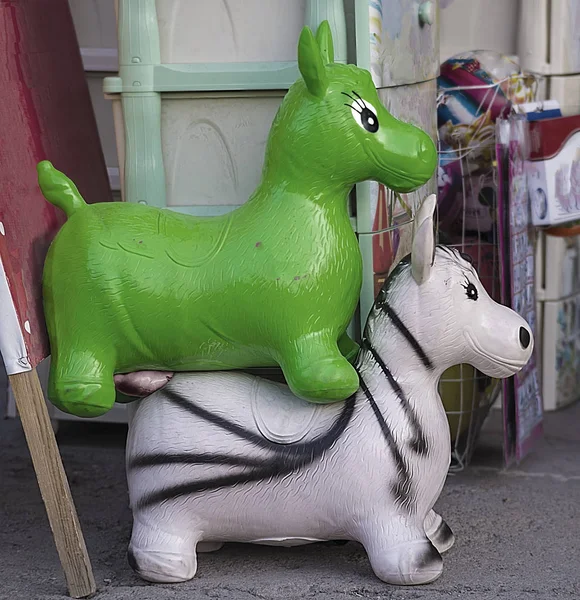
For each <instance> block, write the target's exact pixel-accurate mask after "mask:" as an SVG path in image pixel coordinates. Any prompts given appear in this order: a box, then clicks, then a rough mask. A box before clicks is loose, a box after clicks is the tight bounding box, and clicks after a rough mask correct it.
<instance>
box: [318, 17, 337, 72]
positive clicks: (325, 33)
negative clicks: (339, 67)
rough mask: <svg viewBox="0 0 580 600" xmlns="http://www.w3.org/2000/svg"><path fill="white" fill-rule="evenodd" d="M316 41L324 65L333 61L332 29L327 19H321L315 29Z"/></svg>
mask: <svg viewBox="0 0 580 600" xmlns="http://www.w3.org/2000/svg"><path fill="white" fill-rule="evenodd" d="M316 41H317V42H318V47H319V48H320V56H322V62H323V63H324V64H325V65H328V64H329V63H333V62H334V44H333V43H332V31H331V30H330V25H329V24H328V21H322V23H320V25H319V26H318V29H317V30H316Z"/></svg>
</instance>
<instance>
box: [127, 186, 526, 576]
mask: <svg viewBox="0 0 580 600" xmlns="http://www.w3.org/2000/svg"><path fill="white" fill-rule="evenodd" d="M434 209H435V197H434V196H430V197H429V198H427V199H426V200H425V202H424V203H423V204H422V206H421V208H420V209H419V211H418V214H417V216H416V219H415V233H414V239H413V249H412V255H411V257H410V260H409V259H406V260H403V261H402V262H401V264H400V265H399V266H398V267H397V268H396V269H395V271H394V272H393V274H392V275H391V276H390V277H389V279H388V280H387V282H386V283H385V286H384V287H383V289H382V291H381V292H380V294H379V297H378V298H377V300H376V303H375V305H374V307H373V310H372V312H371V314H370V316H369V318H368V322H367V326H366V330H365V337H364V341H363V344H362V348H361V352H360V355H359V358H358V361H357V370H358V372H359V375H360V389H359V390H358V392H357V393H356V394H354V395H353V396H352V397H351V398H349V399H348V400H347V401H345V402H344V403H341V404H338V405H337V404H332V405H313V404H310V403H307V402H304V401H302V400H300V399H298V398H295V397H294V396H292V394H291V393H290V392H289V391H288V388H287V387H285V386H283V385H281V384H277V383H274V382H271V381H268V380H265V379H261V378H259V377H254V376H252V375H248V374H243V373H233V372H227V373H226V372H224V373H191V374H177V375H175V377H174V378H173V379H172V380H171V381H170V382H169V383H168V384H167V385H166V386H165V387H164V388H163V389H161V390H159V391H157V392H155V393H154V394H153V395H152V396H149V397H148V398H145V399H144V400H142V401H140V402H137V403H135V404H134V405H133V407H132V412H133V414H132V418H131V422H130V430H129V439H128V443H127V474H128V482H129V494H130V500H131V506H132V510H133V516H134V524H133V534H132V537H131V542H130V546H129V560H130V563H131V566H132V567H133V568H134V569H135V571H136V572H137V573H138V574H139V575H140V576H141V577H143V578H144V579H147V580H149V581H155V582H178V581H186V580H188V579H190V578H192V577H193V576H194V575H195V572H196V568H197V561H196V552H197V551H209V550H215V549H218V548H219V546H220V545H221V544H222V543H223V542H228V541H237V542H252V543H257V544H278V545H297V544H304V543H310V542H315V541H322V540H341V539H342V540H357V541H359V542H361V543H362V544H363V546H364V548H365V549H366V551H367V553H368V556H369V558H370V561H371V565H372V568H373V570H374V572H375V573H376V575H377V576H378V577H379V578H380V579H382V580H383V581H386V582H389V583H393V584H421V583H428V582H430V581H433V580H434V579H436V578H437V577H438V576H439V575H440V574H441V571H442V567H443V565H442V559H441V555H440V553H441V552H443V551H445V550H446V549H447V548H449V547H450V546H451V544H452V543H453V534H452V533H451V530H450V529H449V528H448V527H447V525H446V524H445V522H444V521H443V520H442V519H441V517H439V516H438V515H437V514H436V513H435V512H434V511H433V505H434V503H435V501H436V500H437V498H438V496H439V494H440V492H441V489H442V487H443V483H444V481H445V477H446V475H447V470H448V467H449V462H450V447H451V445H450V434H449V426H448V423H447V418H446V415H445V411H444V409H443V405H442V403H441V399H440V397H439V395H438V391H437V384H438V381H439V378H440V376H441V374H442V373H443V371H445V370H446V369H447V368H448V367H451V366H452V365H455V364H458V363H470V364H472V365H473V366H474V367H476V368H478V369H480V370H481V371H483V372H484V373H486V374H487V375H489V376H491V377H508V376H510V375H513V374H514V373H516V372H517V371H519V370H520V369H521V368H522V367H523V366H524V365H525V364H526V362H527V361H528V359H529V358H530V356H531V353H532V348H533V339H532V335H531V332H530V329H529V327H528V325H527V323H526V322H525V321H524V320H523V319H522V318H521V317H519V316H518V315H517V314H516V313H515V312H514V311H512V310H510V309H509V308H507V307H505V306H501V305H499V304H497V303H496V302H494V301H493V300H492V299H491V298H490V297H489V296H488V294H487V293H486V291H485V289H484V288H483V286H482V285H481V283H480V281H479V278H478V276H477V273H476V272H475V270H474V268H473V266H472V264H471V263H470V262H469V261H470V259H469V257H468V256H466V255H462V254H461V253H459V252H457V251H456V250H453V249H450V248H447V247H443V246H437V247H435V244H434V234H433V212H434Z"/></svg>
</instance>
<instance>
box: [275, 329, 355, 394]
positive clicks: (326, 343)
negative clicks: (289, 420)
mask: <svg viewBox="0 0 580 600" xmlns="http://www.w3.org/2000/svg"><path fill="white" fill-rule="evenodd" d="M351 341H352V340H351ZM353 343H354V342H353ZM341 344H342V345H344V340H343V339H341ZM347 348H348V349H349V354H351V353H352V345H351V344H347ZM280 365H281V367H282V370H283V371H284V376H285V377H286V381H287V382H288V385H289V386H290V389H291V390H292V391H293V392H294V393H295V394H296V395H297V396H299V397H301V398H304V399H305V400H308V401H309V402H315V403H320V404H327V403H331V402H339V401H341V400H345V399H346V398H348V397H349V396H351V395H352V394H354V393H355V392H356V390H357V389H358V387H359V379H358V373H357V372H356V370H355V368H354V367H353V366H352V364H351V363H350V362H349V360H348V359H347V358H345V356H343V354H342V352H341V350H340V348H339V346H338V343H337V341H336V339H332V337H330V336H328V335H325V334H322V333H313V334H309V335H305V336H303V337H301V338H299V339H298V340H295V341H294V342H292V343H288V344H286V345H285V347H284V348H283V349H282V356H281V360H280Z"/></svg>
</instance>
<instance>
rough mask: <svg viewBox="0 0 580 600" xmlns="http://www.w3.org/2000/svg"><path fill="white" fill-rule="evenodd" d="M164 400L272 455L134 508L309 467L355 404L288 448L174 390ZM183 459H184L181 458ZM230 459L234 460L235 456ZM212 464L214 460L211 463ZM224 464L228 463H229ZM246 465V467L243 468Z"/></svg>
mask: <svg viewBox="0 0 580 600" xmlns="http://www.w3.org/2000/svg"><path fill="white" fill-rule="evenodd" d="M165 393H166V396H167V398H168V399H169V400H170V401H171V402H172V403H173V404H175V405H176V406H179V407H180V408H182V409H184V410H186V411H188V412H190V413H192V414H194V415H195V416H197V417H199V418H202V419H205V420H207V421H209V422H211V423H213V424H214V425H217V426H218V427H220V428H221V429H224V430H226V431H228V432H230V433H233V434H235V435H237V436H238V437H240V438H242V439H245V440H247V441H249V442H250V443H252V444H253V445H255V446H258V447H260V448H266V449H268V450H271V451H272V452H273V453H274V456H273V457H272V458H270V459H266V460H263V461H260V462H259V463H258V464H257V465H256V464H255V463H254V462H253V461H252V460H249V461H248V463H247V466H249V467H251V468H252V470H250V471H249V472H247V471H246V472H244V473H236V474H232V475H225V476H222V477H215V478H213V479H205V480H201V481H194V482H190V483H185V484H181V485H175V486H171V487H169V488H164V489H162V490H159V491H156V492H152V493H151V494H148V495H146V496H144V497H143V498H141V499H140V500H139V502H138V505H139V506H140V507H141V508H143V507H147V506H151V505H153V504H157V503H159V502H164V501H166V500H171V499H176V498H179V497H182V496H186V495H190V494H195V493H197V492H202V491H209V490H215V489H218V488H222V487H228V486H235V485H240V484H244V483H252V482H257V481H261V480H264V479H270V478H278V477H283V476H285V475H288V474H290V473H292V472H293V471H296V470H298V469H301V468H304V467H306V466H308V465H310V464H312V463H313V462H314V461H315V460H318V459H319V458H321V457H322V455H323V454H324V452H326V451H327V450H328V449H329V448H331V447H332V445H333V444H334V443H335V442H336V441H337V440H338V438H339V437H340V436H341V435H342V434H343V433H344V431H345V429H346V428H347V426H348V424H349V423H350V420H351V418H352V415H353V414H354V409H355V405H356V396H355V395H353V396H351V397H350V398H349V399H348V400H346V401H345V403H344V407H343V409H342V411H341V412H340V414H339V416H338V417H337V419H336V420H335V422H334V423H333V425H332V427H331V428H330V429H329V430H328V431H327V432H326V433H324V434H322V435H319V436H318V437H316V438H314V439H313V440H311V441H309V442H302V443H298V444H291V445H281V444H277V443H276V442H271V441H270V440H267V439H266V438H262V437H261V436H259V435H256V434H254V433H253V432H251V431H248V430H246V429H244V428H243V427H240V426H239V425H237V424H235V423H232V422H231V421H229V420H227V419H225V418H223V417H220V416H218V415H214V414H213V413H211V412H209V411H207V410H205V409H204V408H201V407H199V406H196V405H195V404H193V403H191V402H188V401H187V400H185V399H184V398H182V397H181V396H180V395H179V394H177V393H176V392H175V391H174V390H171V389H168V390H166V391H165ZM191 456H192V459H191V460H189V458H187V459H186V460H185V461H184V462H185V463H189V464H191V463H195V457H194V455H191ZM210 456H211V455H198V458H201V462H202V463H206V462H208V459H209V458H210ZM183 458H184V457H183ZM220 458H223V457H222V456H221V455H216V461H215V462H218V461H219V459H220ZM232 460H236V459H235V457H233V458H232ZM134 462H135V465H136V466H141V465H145V464H148V463H150V464H156V465H161V464H164V462H163V458H162V457H161V456H157V455H152V456H141V457H138V458H137V459H136V460H135V461H134ZM168 462H169V463H170V464H176V463H178V462H179V455H174V456H173V457H172V458H171V457H170V460H169V461H168ZM211 462H214V461H211ZM226 464H232V463H231V462H229V463H226ZM243 466H246V465H243Z"/></svg>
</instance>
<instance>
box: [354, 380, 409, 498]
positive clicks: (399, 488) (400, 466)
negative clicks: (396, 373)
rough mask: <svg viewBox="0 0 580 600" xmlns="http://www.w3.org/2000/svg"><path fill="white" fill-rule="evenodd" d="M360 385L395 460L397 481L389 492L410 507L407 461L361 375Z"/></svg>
mask: <svg viewBox="0 0 580 600" xmlns="http://www.w3.org/2000/svg"><path fill="white" fill-rule="evenodd" d="M360 386H361V389H362V391H363V392H364V394H365V396H366V398H367V400H368V401H369V404H370V405H371V408H372V409H373V412H374V414H375V417H376V419H377V421H378V423H379V426H380V428H381V431H382V432H383V436H384V438H385V440H386V442H387V445H388V447H389V450H390V451H391V454H392V455H393V460H394V461H395V465H396V467H397V482H396V483H395V484H394V485H393V486H392V488H391V492H392V493H393V495H394V496H395V499H396V500H397V502H399V504H400V505H401V506H406V507H407V508H409V509H411V508H412V499H413V495H414V494H413V490H412V487H413V486H412V483H411V477H410V475H409V469H408V468H407V463H405V459H404V458H403V455H402V454H401V451H400V450H399V447H398V446H397V442H396V441H395V438H394V436H393V432H392V431H391V428H390V427H389V425H388V424H387V422H386V421H385V418H384V417H383V414H382V413H381V410H380V408H379V407H378V406H377V403H376V402H375V399H374V398H373V395H372V394H371V391H370V390H369V388H368V387H367V385H366V383H365V382H364V380H363V378H362V377H361V378H360Z"/></svg>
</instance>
